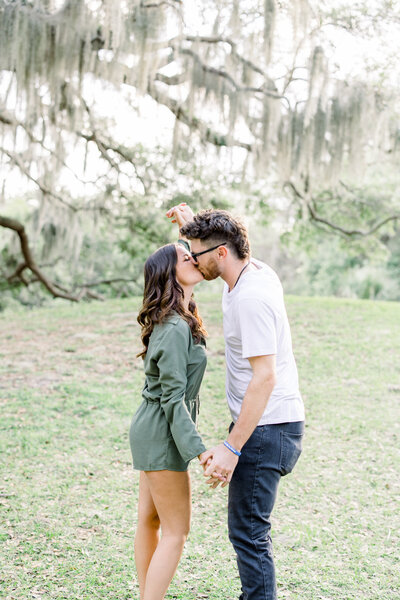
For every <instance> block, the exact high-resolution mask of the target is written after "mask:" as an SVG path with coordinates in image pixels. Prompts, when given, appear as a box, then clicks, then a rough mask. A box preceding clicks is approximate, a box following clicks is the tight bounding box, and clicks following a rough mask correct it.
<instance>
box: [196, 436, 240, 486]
mask: <svg viewBox="0 0 400 600" xmlns="http://www.w3.org/2000/svg"><path fill="white" fill-rule="evenodd" d="M199 458H200V464H201V465H203V469H204V477H209V479H208V480H207V481H206V483H207V484H208V485H210V486H211V487H212V488H216V487H217V486H218V485H219V484H220V483H221V487H225V486H226V485H228V483H229V482H230V481H231V479H232V475H233V471H234V470H235V468H236V465H237V463H238V460H239V457H238V456H236V455H235V454H233V453H232V452H231V451H230V450H228V448H226V447H225V446H224V444H219V445H218V446H215V447H214V448H211V449H210V450H206V451H205V452H203V453H202V454H201V455H200V456H199Z"/></svg>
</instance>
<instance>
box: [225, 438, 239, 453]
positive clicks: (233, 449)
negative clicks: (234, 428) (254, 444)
mask: <svg viewBox="0 0 400 600" xmlns="http://www.w3.org/2000/svg"><path fill="white" fill-rule="evenodd" d="M224 446H225V447H226V448H228V450H230V451H231V452H233V454H236V456H241V454H242V453H241V452H239V450H236V449H235V448H234V447H233V446H231V445H230V443H229V442H227V441H226V440H225V442H224Z"/></svg>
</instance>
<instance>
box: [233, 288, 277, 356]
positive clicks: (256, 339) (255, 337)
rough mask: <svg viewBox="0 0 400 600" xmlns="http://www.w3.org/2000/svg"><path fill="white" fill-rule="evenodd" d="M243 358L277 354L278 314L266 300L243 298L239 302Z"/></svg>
mask: <svg viewBox="0 0 400 600" xmlns="http://www.w3.org/2000/svg"><path fill="white" fill-rule="evenodd" d="M238 318H239V326H240V333H241V338H242V358H251V357H252V356H266V355H269V354H276V353H277V332H276V314H275V313H274V311H273V310H272V308H271V307H270V306H269V304H268V303H267V302H265V301H264V300H259V299H257V298H256V299H254V298H243V299H241V300H240V302H239V316H238Z"/></svg>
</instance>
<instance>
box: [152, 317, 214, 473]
mask: <svg viewBox="0 0 400 600" xmlns="http://www.w3.org/2000/svg"><path fill="white" fill-rule="evenodd" d="M189 335H191V334H190V331H189V328H186V327H185V326H183V327H182V326H181V325H179V324H178V325H173V326H171V327H168V329H167V330H166V332H165V334H164V336H163V337H162V339H161V340H160V343H159V345H158V348H157V353H156V360H157V366H158V369H159V374H160V375H159V377H160V385H161V390H162V394H161V398H160V404H161V408H162V409H163V411H164V414H165V417H166V419H167V421H168V423H169V426H170V429H171V433H172V436H173V438H174V441H175V444H176V447H177V448H178V450H179V452H180V454H181V456H182V458H183V459H184V460H186V461H189V460H192V458H194V457H195V456H198V455H199V454H201V452H204V450H205V446H204V444H203V442H202V439H201V437H200V434H199V433H198V432H197V430H196V426H195V424H194V422H193V421H192V418H191V416H190V414H189V411H188V409H187V407H186V404H185V401H184V399H185V392H186V385H187V376H186V371H187V364H188V360H189Z"/></svg>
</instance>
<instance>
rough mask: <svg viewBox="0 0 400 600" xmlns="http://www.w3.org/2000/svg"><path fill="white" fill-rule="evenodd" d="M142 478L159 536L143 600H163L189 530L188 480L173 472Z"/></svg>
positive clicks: (149, 567)
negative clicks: (156, 522) (148, 492)
mask: <svg viewBox="0 0 400 600" xmlns="http://www.w3.org/2000/svg"><path fill="white" fill-rule="evenodd" d="M145 476H146V480H147V484H148V488H149V490H150V494H151V497H152V500H153V502H154V506H155V508H156V510H157V514H158V516H159V519H160V523H161V531H162V537H161V539H160V541H159V543H158V545H157V548H156V550H155V552H154V554H153V556H152V559H151V561H150V564H149V566H148V569H147V575H146V583H145V587H144V596H143V599H142V600H162V599H163V598H164V595H165V593H166V591H167V589H168V586H169V584H170V583H171V580H172V578H173V576H174V574H175V571H176V569H177V566H178V563H179V560H180V558H181V555H182V550H183V546H184V544H185V541H186V538H187V536H188V533H189V529H190V517H191V490H190V478H189V474H188V473H187V472H174V471H147V472H146V473H145Z"/></svg>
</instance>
